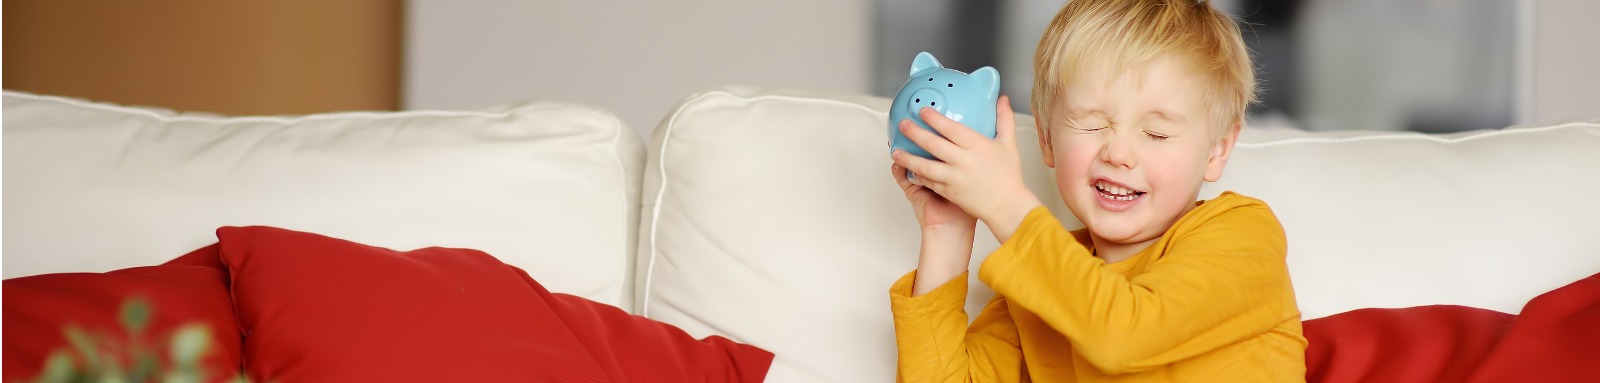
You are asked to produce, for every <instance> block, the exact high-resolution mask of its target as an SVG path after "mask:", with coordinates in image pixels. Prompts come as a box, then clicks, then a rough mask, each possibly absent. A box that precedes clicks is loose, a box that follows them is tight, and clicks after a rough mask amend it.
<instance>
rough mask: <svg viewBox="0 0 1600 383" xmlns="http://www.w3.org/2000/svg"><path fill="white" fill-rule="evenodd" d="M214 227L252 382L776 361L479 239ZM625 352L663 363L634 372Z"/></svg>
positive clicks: (585, 374) (492, 377)
mask: <svg viewBox="0 0 1600 383" xmlns="http://www.w3.org/2000/svg"><path fill="white" fill-rule="evenodd" d="M217 237H218V239H219V240H220V245H221V248H222V260H223V263H225V264H226V265H227V267H228V269H229V270H230V272H231V276H232V278H233V294H234V297H235V300H236V305H237V308H238V313H239V320H240V324H241V327H242V328H243V329H244V331H245V334H246V335H245V344H244V347H245V355H246V356H247V360H246V362H245V366H246V369H247V372H248V373H249V375H250V377H251V378H252V379H253V380H256V381H283V382H307V381H312V382H315V381H336V382H348V381H372V382H378V381H417V382H423V381H452V382H474V381H534V382H542V381H596V382H599V381H618V382H621V381H650V382H656V381H689V380H696V381H698V380H703V379H710V378H709V377H712V376H734V377H744V376H753V377H754V378H755V380H759V379H760V378H761V376H763V375H764V374H765V372H766V368H767V364H768V363H770V361H771V354H769V353H766V352H765V351H761V350H760V349H757V348H754V347H749V346H742V345H736V344H730V343H732V342H727V343H718V342H717V341H716V339H710V340H708V341H705V342H701V341H696V340H693V339H691V338H689V337H688V336H687V335H683V334H682V332H681V331H678V332H677V333H671V331H677V329H675V328H670V327H669V326H664V325H660V324H659V323H654V322H653V321H650V320H648V319H644V318H638V317H631V316H628V315H626V314H625V313H622V312H621V311H620V310H616V309H614V308H609V307H606V308H605V309H600V308H597V306H604V305H602V304H600V303H595V302H591V301H582V302H586V303H587V305H585V304H584V303H576V304H577V305H579V306H580V308H581V309H574V308H571V307H569V305H572V304H574V301H572V300H569V299H567V298H556V297H554V296H553V295H552V294H550V293H549V292H547V291H545V290H544V289H543V288H542V287H540V286H539V285H538V284H536V283H533V281H532V279H531V278H526V277H525V275H526V274H524V273H521V271H520V270H517V269H516V268H513V267H510V266H507V265H505V264H504V263H501V262H500V261H499V260H497V259H495V258H494V257H491V256H489V255H488V254H484V253H483V252H479V251H475V250H465V249H447V248H426V249H419V250H413V251H408V252H399V251H394V250H389V249H383V248H378V247H372V246H366V245H361V244H357V243H353V242H349V241H344V240H339V239H334V238H328V237H324V236H320V235H315V234H309V233H301V232H295V231H289V230H283V229H276V228H269V227H242V228H241V227H225V228H221V229H218V230H217ZM549 272H560V270H551V271H549ZM607 309H609V310H607ZM585 310H587V311H585ZM574 311H577V312H589V313H598V315H600V316H602V317H604V318H608V319H605V320H600V319H596V320H594V321H588V320H585V321H584V322H581V323H572V322H568V321H567V320H568V319H566V318H564V317H563V313H568V315H571V314H570V313H571V312H574ZM617 315H621V316H622V317H629V318H636V319H632V320H617V318H619V317H617ZM601 324H605V325H610V326H613V327H609V328H608V327H606V326H602V325H601ZM594 331H616V332H615V334H627V335H628V336H631V337H637V338H634V339H610V338H607V337H606V336H604V335H600V336H597V335H595V334H594V333H593V332H594ZM645 334H650V335H649V336H646V335H645ZM663 334H665V335H663ZM596 339H599V340H601V341H606V340H609V341H614V342H615V343H612V344H611V345H609V346H608V347H613V348H621V349H626V348H630V347H641V349H645V350H657V351H663V352H676V353H684V354H686V355H688V356H684V355H663V354H655V355H635V354H625V355H626V356H627V357H638V358H641V359H640V360H626V359H618V358H619V357H618V356H616V354H611V353H610V352H611V351H614V350H613V349H610V348H606V347H597V346H596V345H595V344H593V342H595V341H596ZM724 341H725V340H724ZM628 342H636V345H634V346H629V345H628ZM651 342H657V343H656V344H647V343H651ZM659 342H666V343H671V345H667V346H664V345H661V344H659ZM740 346H742V347H740ZM704 355H716V356H721V358H720V359H718V358H713V357H703V356H704ZM652 358H653V359H652ZM619 360H620V363H622V364H635V363H637V364H639V365H643V366H648V367H652V368H662V367H666V368H668V369H663V370H661V371H653V372H647V373H641V374H640V375H635V374H634V373H631V372H628V371H627V370H626V369H625V368H623V367H619V366H618V365H617V364H618V363H619ZM663 361H690V362H700V363H724V364H717V365H706V364H688V363H684V364H679V365H665V366H664V362H663ZM644 362H652V363H644ZM684 371H688V372H687V373H684ZM726 371H750V372H751V373H746V374H739V373H733V374H728V373H725V372H726ZM682 376H687V377H689V378H686V379H685V378H679V377H682Z"/></svg>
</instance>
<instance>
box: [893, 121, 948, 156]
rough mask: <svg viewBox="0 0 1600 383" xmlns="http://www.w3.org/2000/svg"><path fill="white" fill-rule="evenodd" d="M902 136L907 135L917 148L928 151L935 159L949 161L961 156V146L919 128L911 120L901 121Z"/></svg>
mask: <svg viewBox="0 0 1600 383" xmlns="http://www.w3.org/2000/svg"><path fill="white" fill-rule="evenodd" d="M900 134H903V135H905V136H906V138H908V139H910V140H911V142H912V143H915V144H917V146H921V147H922V148H923V149H926V150H927V151H928V153H930V154H933V156H934V157H939V158H942V159H946V160H948V159H950V158H954V157H956V156H958V155H960V154H961V147H960V146H956V144H953V143H950V141H949V140H946V139H944V138H943V137H939V135H937V134H933V132H930V131H928V130H927V129H922V128H918V127H917V124H915V123H912V122H911V120H901V121H900Z"/></svg>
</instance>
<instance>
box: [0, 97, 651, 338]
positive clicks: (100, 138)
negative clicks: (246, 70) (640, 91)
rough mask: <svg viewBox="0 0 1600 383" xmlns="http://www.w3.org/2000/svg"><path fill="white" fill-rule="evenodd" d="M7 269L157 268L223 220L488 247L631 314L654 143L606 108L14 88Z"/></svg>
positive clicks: (384, 241) (395, 241)
mask: <svg viewBox="0 0 1600 383" xmlns="http://www.w3.org/2000/svg"><path fill="white" fill-rule="evenodd" d="M4 99H5V117H4V118H5V123H4V134H5V136H4V138H5V141H4V160H5V162H4V173H5V183H4V188H5V190H4V192H5V211H4V220H5V223H6V225H5V227H4V236H5V239H6V240H5V243H4V249H3V250H4V252H5V257H4V274H5V277H7V278H10V277H16V276H24V275H33V274H41V273H53V272H68V271H95V272H98V271H108V270H114V269H120V268H125V267H131V266H141V265H154V264H158V263H161V262H162V261H165V260H168V259H171V258H173V257H176V256H178V255H181V254H183V253H185V252H187V251H189V250H194V249H195V248H199V247H201V246H205V245H207V244H210V243H213V242H215V241H216V238H215V236H214V234H213V232H214V230H216V229H217V228H218V227H220V226H230V225H233V226H244V225H271V226H278V227H286V228H293V229H296V230H303V231H309V232H316V233H321V234H326V235H331V236H338V237H341V238H349V239H351V240H356V241H361V242H363V243H369V244H373V245H377V246H384V247H389V248H394V249H398V250H409V249H412V248H418V247H428V246H448V247H463V248H473V249H480V250H484V251H486V252H489V253H491V254H494V255H495V256H497V257H499V258H500V259H503V260H505V261H506V262H507V263H510V264H512V265H514V266H518V267H522V268H525V269H528V270H560V272H546V273H541V274H540V275H536V276H535V277H537V278H539V281H540V282H542V283H545V284H546V285H548V286H550V287H551V288H552V289H555V290H557V291H563V292H569V293H573V294H576V295H581V296H584V297H587V298H590V299H594V300H597V301H601V302H605V303H609V304H613V305H618V306H620V307H624V308H629V307H630V306H631V302H632V295H631V292H632V281H631V278H630V277H629V275H631V274H630V273H631V266H632V264H633V262H632V259H633V258H632V254H633V252H634V251H635V240H636V235H635V230H637V214H638V200H639V199H638V195H639V184H638V182H639V181H638V180H639V177H640V175H639V174H640V171H641V166H642V165H643V157H644V148H643V144H642V142H641V141H640V140H639V139H638V137H637V136H636V135H635V133H634V132H633V131H632V130H629V129H627V128H625V127H623V126H622V124H621V123H620V122H619V121H618V120H617V118H616V117H615V116H613V115H611V114H609V113H607V112H604V111H601V110H598V109H594V108H589V107H582V106H574V105H565V104H554V103H527V104H518V105H508V106H505V107H500V108H494V109H489V110H481V111H408V112H351V113H332V114H318V115H308V116H293V117H288V116H285V117H216V116H208V115H200V114H180V113H173V112H169V111H164V110H158V109H149V108H133V107H123V106H116V105H109V104H102V103H93V102H86V101H83V100H76V99H68V98H59V97H49V96H38V95H32V94H27V93H20V92H10V91H8V92H6V93H5V94H4Z"/></svg>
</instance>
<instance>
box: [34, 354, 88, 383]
mask: <svg viewBox="0 0 1600 383" xmlns="http://www.w3.org/2000/svg"><path fill="white" fill-rule="evenodd" d="M77 370H78V368H77V366H76V365H75V364H74V363H73V362H72V353H71V352H68V351H67V350H56V351H55V352H52V353H50V357H48V358H45V360H44V371H41V372H40V373H39V379H37V380H35V382H39V383H68V382H71V381H72V380H73V378H74V376H75V375H77V373H78V371H77Z"/></svg>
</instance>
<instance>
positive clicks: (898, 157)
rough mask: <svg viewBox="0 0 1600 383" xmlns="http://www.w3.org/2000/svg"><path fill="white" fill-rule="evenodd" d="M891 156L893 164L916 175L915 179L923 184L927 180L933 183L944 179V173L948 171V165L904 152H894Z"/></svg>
mask: <svg viewBox="0 0 1600 383" xmlns="http://www.w3.org/2000/svg"><path fill="white" fill-rule="evenodd" d="M893 156H894V163H896V164H900V166H902V167H905V168H906V169H907V170H910V171H911V172H912V173H916V174H917V179H918V180H920V181H923V183H927V181H929V179H931V180H934V181H937V180H941V179H944V175H945V172H947V171H949V169H950V165H948V164H945V163H943V162H939V161H934V160H930V159H926V158H922V157H917V156H915V155H912V154H911V153H906V151H904V150H896V151H894V155H893Z"/></svg>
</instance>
